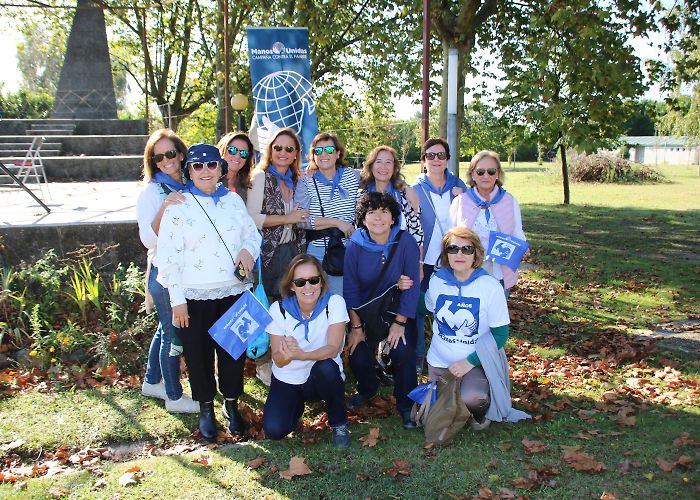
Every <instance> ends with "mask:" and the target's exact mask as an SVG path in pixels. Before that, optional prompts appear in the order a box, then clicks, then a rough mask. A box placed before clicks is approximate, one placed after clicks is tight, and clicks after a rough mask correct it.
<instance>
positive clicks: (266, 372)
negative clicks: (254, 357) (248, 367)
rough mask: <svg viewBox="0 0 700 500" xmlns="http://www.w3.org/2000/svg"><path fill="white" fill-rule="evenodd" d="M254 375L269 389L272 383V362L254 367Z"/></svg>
mask: <svg viewBox="0 0 700 500" xmlns="http://www.w3.org/2000/svg"><path fill="white" fill-rule="evenodd" d="M255 375H256V376H257V377H258V378H259V379H260V381H261V382H262V383H263V384H265V385H266V386H268V387H270V384H271V383H272V360H269V361H267V362H265V363H263V364H261V365H258V366H256V367H255Z"/></svg>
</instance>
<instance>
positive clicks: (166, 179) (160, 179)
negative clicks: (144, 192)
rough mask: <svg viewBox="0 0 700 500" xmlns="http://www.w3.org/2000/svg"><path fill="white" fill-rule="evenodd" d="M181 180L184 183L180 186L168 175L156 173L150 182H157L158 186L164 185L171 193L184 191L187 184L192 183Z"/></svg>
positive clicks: (187, 180)
mask: <svg viewBox="0 0 700 500" xmlns="http://www.w3.org/2000/svg"><path fill="white" fill-rule="evenodd" d="M183 180H184V181H185V182H184V184H180V183H179V182H177V181H176V180H175V179H173V178H172V177H170V176H169V175H168V174H164V173H163V172H156V175H154V176H153V181H152V182H157V183H158V184H165V185H166V186H168V187H169V188H170V189H172V190H173V191H184V190H185V189H187V187H188V186H189V184H191V183H192V181H190V180H189V179H183Z"/></svg>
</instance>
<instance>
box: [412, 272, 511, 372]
mask: <svg viewBox="0 0 700 500" xmlns="http://www.w3.org/2000/svg"><path fill="white" fill-rule="evenodd" d="M425 307H426V308H427V309H428V311H430V312H432V313H433V338H432V340H431V342H430V349H429V350H428V358H427V361H428V364H430V365H431V366H435V367H437V368H447V367H448V366H450V365H451V364H452V363H454V362H455V361H459V360H461V359H466V358H467V356H469V355H470V354H471V353H473V352H474V351H475V350H476V341H477V339H478V338H479V337H480V336H481V335H483V334H485V333H487V332H489V331H490V329H491V328H496V327H499V326H504V325H508V324H510V318H509V316H508V305H507V303H506V297H505V294H504V293H503V287H502V286H501V284H500V283H499V282H498V281H496V280H495V279H494V278H493V277H491V276H487V275H484V276H480V277H478V278H477V279H475V280H474V281H472V282H471V283H469V284H468V285H466V286H463V287H462V293H461V297H460V293H459V290H458V287H457V285H448V284H447V283H446V282H445V280H443V279H442V278H439V277H438V276H437V275H435V274H434V275H433V276H432V277H431V278H430V284H429V286H428V291H427V292H426V294H425Z"/></svg>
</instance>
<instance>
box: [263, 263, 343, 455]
mask: <svg viewBox="0 0 700 500" xmlns="http://www.w3.org/2000/svg"><path fill="white" fill-rule="evenodd" d="M279 292H280V294H281V295H282V300H280V301H277V302H275V303H274V304H272V305H271V306H270V315H271V316H272V320H273V321H272V323H270V324H269V325H268V327H267V329H266V331H267V332H268V333H269V334H270V348H271V352H272V361H273V362H274V364H273V366H272V383H271V384H270V392H269V394H268V396H267V401H266V402H265V409H264V410H263V429H264V430H265V436H266V437H267V438H268V439H282V438H283V437H285V436H286V435H287V434H289V433H290V432H292V431H293V430H294V429H295V428H296V427H297V425H298V422H299V419H300V418H301V415H302V413H303V412H304V403H305V402H306V401H321V400H322V401H324V402H325V403H326V411H327V412H328V425H329V426H330V427H331V429H332V430H333V446H334V447H336V448H341V449H345V448H348V447H349V446H350V435H349V433H348V428H347V416H346V413H345V399H344V379H345V375H344V374H343V361H342V360H341V358H340V350H341V348H342V342H343V338H344V337H345V323H347V322H348V321H349V317H348V313H347V309H346V306H345V301H344V300H343V298H342V297H341V296H340V295H334V294H332V293H330V292H329V291H328V281H327V278H326V275H325V274H324V272H323V269H322V268H321V264H320V263H319V261H318V260H317V259H316V258H315V257H312V256H310V255H307V254H301V255H297V256H296V257H294V258H293V259H292V261H291V262H290V263H289V268H288V269H287V272H286V273H285V274H284V276H283V277H282V279H281V280H280V290H279Z"/></svg>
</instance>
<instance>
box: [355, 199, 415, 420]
mask: <svg viewBox="0 0 700 500" xmlns="http://www.w3.org/2000/svg"><path fill="white" fill-rule="evenodd" d="M399 217H400V208H399V204H398V203H397V201H396V200H395V199H394V197H393V196H392V195H391V194H389V193H377V192H373V193H365V194H364V195H362V196H361V197H360V199H359V200H358V203H357V224H358V229H357V231H355V232H354V233H353V235H352V236H351V237H350V240H349V242H348V246H347V249H346V251H345V268H344V276H343V297H344V298H345V301H346V302H347V305H348V313H349V314H350V322H351V323H350V325H351V326H350V328H351V330H350V334H349V335H348V341H347V347H348V352H349V354H350V356H349V360H350V368H351V369H352V372H353V374H354V375H355V378H356V379H357V392H356V393H355V394H353V395H352V396H350V398H348V408H350V409H354V408H358V407H360V406H363V405H365V404H366V403H367V401H369V400H370V399H371V398H373V397H374V396H375V394H376V393H377V389H378V386H379V381H378V379H377V372H376V371H375V366H374V355H373V353H375V352H376V349H377V346H376V343H375V344H374V345H371V344H370V343H369V342H368V340H367V337H366V335H365V330H364V325H363V323H362V321H361V319H360V316H359V315H358V314H357V313H356V312H355V311H353V310H352V308H356V307H359V306H361V305H362V304H365V303H366V302H368V301H370V300H372V299H374V298H375V297H377V296H379V295H381V294H382V293H383V292H384V291H385V290H387V289H388V288H389V287H390V286H392V285H394V284H397V283H398V285H399V289H400V290H402V292H401V296H400V303H399V306H398V307H397V311H396V312H397V314H396V318H395V320H394V322H393V324H392V325H391V327H390V328H389V335H388V337H387V339H386V347H387V349H388V350H389V352H388V354H389V359H391V365H392V367H393V370H394V396H395V397H396V408H397V409H398V411H399V415H401V419H402V421H403V426H404V428H406V429H413V428H415V427H416V424H415V423H414V422H413V420H412V419H411V408H412V406H413V403H412V401H411V399H409V397H408V393H409V392H411V391H412V390H413V388H415V386H416V369H415V366H416V365H415V361H416V357H415V354H416V323H415V320H414V318H415V315H416V308H417V306H418V297H419V295H420V288H419V286H418V282H419V277H418V275H419V273H420V271H419V263H418V261H419V257H418V255H419V250H418V245H417V243H416V241H415V240H414V239H413V238H412V237H411V235H410V234H408V232H407V231H401V228H400V226H399ZM392 252H393V254H392ZM378 280H380V281H378ZM373 291H375V293H374V296H371V295H370V294H372V293H373Z"/></svg>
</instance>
